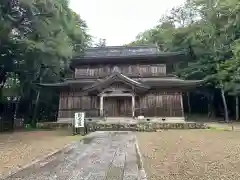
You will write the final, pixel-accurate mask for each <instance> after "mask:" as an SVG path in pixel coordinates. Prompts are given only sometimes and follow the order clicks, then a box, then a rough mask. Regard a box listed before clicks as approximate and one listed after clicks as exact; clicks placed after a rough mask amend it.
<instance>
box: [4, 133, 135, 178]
mask: <svg viewBox="0 0 240 180" xmlns="http://www.w3.org/2000/svg"><path fill="white" fill-rule="evenodd" d="M49 145H50V144H49ZM137 162H138V158H137V155H136V147H135V135H134V134H133V133H132V132H95V133H92V134H90V135H89V136H88V137H87V138H86V139H84V140H83V141H81V142H79V143H76V144H75V145H74V147H72V148H71V149H69V150H68V151H65V152H61V153H58V154H56V155H53V156H51V157H49V158H48V159H45V160H44V161H40V162H38V163H36V164H35V165H33V166H31V167H29V168H27V169H24V170H22V171H20V172H18V173H17V174H15V175H12V176H11V177H8V178H7V179H5V180H137V179H138V163H137Z"/></svg>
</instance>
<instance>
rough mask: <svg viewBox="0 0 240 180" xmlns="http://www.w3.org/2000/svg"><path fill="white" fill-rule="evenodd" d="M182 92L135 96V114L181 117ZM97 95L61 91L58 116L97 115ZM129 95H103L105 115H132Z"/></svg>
mask: <svg viewBox="0 0 240 180" xmlns="http://www.w3.org/2000/svg"><path fill="white" fill-rule="evenodd" d="M181 98H182V94H181V93H178V92H152V93H148V94H146V95H144V96H136V106H135V108H136V110H135V115H136V116H139V115H144V116H145V117H182V116H183V109H182V105H181V101H182V99H181ZM99 101H100V100H99V97H98V96H80V95H79V93H78V92H75V93H74V92H71V93H68V92H62V93H61V95H60V102H59V114H58V118H71V117H74V112H77V111H85V112H86V116H89V117H97V116H99ZM131 103H132V100H131V97H121V98H120V97H119V98H118V97H105V98H104V110H105V111H106V114H107V116H129V117H131V116H132V104H131Z"/></svg>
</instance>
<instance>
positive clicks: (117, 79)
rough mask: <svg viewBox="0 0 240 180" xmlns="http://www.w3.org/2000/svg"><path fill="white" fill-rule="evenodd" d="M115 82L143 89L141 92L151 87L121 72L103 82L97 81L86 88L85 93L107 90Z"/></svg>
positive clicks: (102, 80)
mask: <svg viewBox="0 0 240 180" xmlns="http://www.w3.org/2000/svg"><path fill="white" fill-rule="evenodd" d="M114 82H122V83H124V84H127V85H130V86H133V87H135V88H136V89H141V90H148V89H150V86H148V85H146V84H144V83H142V82H139V81H136V80H134V79H131V78H129V77H127V76H125V75H123V74H121V73H119V72H115V73H113V74H112V75H110V76H108V77H106V78H104V79H101V80H99V81H97V82H95V83H93V84H91V85H89V86H86V87H84V88H83V91H94V90H98V89H102V88H106V87H108V86H109V85H111V84H112V83H114Z"/></svg>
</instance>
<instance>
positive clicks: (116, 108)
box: [103, 97, 132, 117]
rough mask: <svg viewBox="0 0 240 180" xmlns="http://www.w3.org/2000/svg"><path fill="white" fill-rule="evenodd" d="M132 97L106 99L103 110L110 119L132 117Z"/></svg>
mask: <svg viewBox="0 0 240 180" xmlns="http://www.w3.org/2000/svg"><path fill="white" fill-rule="evenodd" d="M131 103H132V99H131V97H105V98H104V102H103V108H104V111H105V112H106V115H107V116H108V117H131V116H132V104H131Z"/></svg>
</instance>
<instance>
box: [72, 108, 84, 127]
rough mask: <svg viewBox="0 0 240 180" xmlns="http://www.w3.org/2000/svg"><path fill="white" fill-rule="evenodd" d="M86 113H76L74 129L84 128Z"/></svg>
mask: <svg viewBox="0 0 240 180" xmlns="http://www.w3.org/2000/svg"><path fill="white" fill-rule="evenodd" d="M84 119H85V112H76V113H75V117H74V127H75V128H80V127H84Z"/></svg>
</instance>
